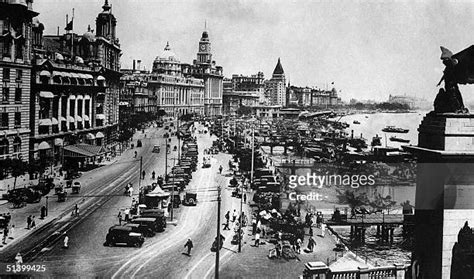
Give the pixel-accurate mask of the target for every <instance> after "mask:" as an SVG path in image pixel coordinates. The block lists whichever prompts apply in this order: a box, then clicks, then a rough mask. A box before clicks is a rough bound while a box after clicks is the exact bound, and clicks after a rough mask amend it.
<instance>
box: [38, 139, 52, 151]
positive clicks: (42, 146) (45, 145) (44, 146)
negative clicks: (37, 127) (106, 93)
mask: <svg viewBox="0 0 474 279" xmlns="http://www.w3.org/2000/svg"><path fill="white" fill-rule="evenodd" d="M50 148H51V146H50V145H49V143H47V142H45V141H42V142H41V143H40V144H39V145H38V150H46V149H50Z"/></svg>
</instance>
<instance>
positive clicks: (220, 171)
mask: <svg viewBox="0 0 474 279" xmlns="http://www.w3.org/2000/svg"><path fill="white" fill-rule="evenodd" d="M219 173H220V174H222V165H221V166H220V167H219Z"/></svg>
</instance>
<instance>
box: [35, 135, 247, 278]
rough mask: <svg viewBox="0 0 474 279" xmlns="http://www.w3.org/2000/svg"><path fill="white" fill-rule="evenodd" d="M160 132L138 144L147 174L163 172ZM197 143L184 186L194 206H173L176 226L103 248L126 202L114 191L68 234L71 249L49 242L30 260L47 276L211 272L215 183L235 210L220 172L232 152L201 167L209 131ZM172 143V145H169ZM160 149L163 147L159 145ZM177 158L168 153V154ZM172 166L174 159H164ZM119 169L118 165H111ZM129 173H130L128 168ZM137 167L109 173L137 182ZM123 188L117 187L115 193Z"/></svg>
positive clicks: (228, 250)
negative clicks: (192, 193) (189, 246)
mask: <svg viewBox="0 0 474 279" xmlns="http://www.w3.org/2000/svg"><path fill="white" fill-rule="evenodd" d="M161 135H162V132H161V131H160V132H156V131H155V132H153V133H152V135H151V136H150V135H148V137H147V139H144V146H143V148H141V152H142V155H143V161H144V169H145V171H146V173H147V176H149V174H150V173H151V172H152V170H155V171H157V173H158V174H162V173H164V157H163V156H164V152H161V153H160V154H153V153H151V149H152V146H153V145H155V144H160V143H162V144H164V142H163V139H162V137H161ZM196 136H197V137H198V147H199V166H198V170H197V172H195V173H193V179H192V181H191V183H190V184H189V185H188V187H187V189H193V190H196V191H197V192H198V201H199V203H198V205H197V206H195V207H183V206H181V208H180V209H178V210H177V212H176V214H175V219H177V220H178V222H177V225H170V224H169V225H168V227H167V229H166V231H165V232H163V233H159V234H157V235H156V236H155V237H152V238H147V239H146V240H145V243H144V245H143V247H141V248H131V247H105V246H103V243H104V240H105V235H106V233H107V230H108V228H109V227H110V226H112V225H114V224H117V223H118V222H117V217H116V216H117V214H118V211H119V210H120V209H123V208H125V207H127V206H129V205H130V203H131V199H130V198H129V197H125V196H121V195H115V196H111V197H110V198H109V199H108V200H106V201H104V202H103V203H100V204H97V205H95V206H96V208H95V210H94V211H93V212H91V213H90V214H89V215H88V216H87V217H85V218H84V219H83V220H81V221H78V222H77V224H75V225H74V226H73V227H71V228H69V229H68V231H67V233H68V235H69V237H70V243H69V245H70V248H69V249H62V248H61V246H62V240H61V241H59V242H56V243H54V244H52V245H49V246H48V247H46V248H45V249H43V252H42V253H41V254H39V255H38V257H37V258H36V259H35V260H34V261H35V262H44V263H45V264H46V265H47V266H48V269H49V273H48V274H49V275H52V276H54V277H65V276H74V275H75V276H77V275H80V276H85V277H96V276H98V277H101V278H102V277H105V278H133V277H136V278H143V277H147V278H186V277H188V278H204V277H207V276H212V275H213V274H214V258H215V253H213V252H211V251H210V247H211V244H212V242H213V240H214V237H215V235H216V222H217V220H216V219H217V215H216V214H217V213H216V209H217V202H216V198H217V191H216V189H217V185H222V186H223V187H222V213H221V220H223V215H224V214H225V212H226V211H227V210H230V211H231V212H232V211H233V209H237V211H238V210H239V200H237V199H235V198H231V197H230V195H231V190H230V189H229V188H226V186H227V185H228V181H229V179H230V177H226V176H224V174H225V173H227V171H224V173H223V175H220V174H219V171H218V168H219V165H222V166H224V167H226V166H227V165H228V164H227V162H228V160H229V159H230V155H227V154H219V155H214V158H212V167H211V168H208V169H202V168H200V165H201V163H202V157H203V153H204V152H203V150H204V148H209V147H210V146H211V144H212V140H213V139H214V138H211V137H210V136H209V135H208V134H196ZM172 144H174V143H172ZM162 150H165V149H164V148H162ZM173 155H174V156H176V152H172V154H170V155H169V156H170V157H173ZM168 164H169V166H170V167H171V165H172V160H169V162H168ZM115 168H117V166H116V167H115ZM128 171H129V172H131V173H130V174H128V173H127V172H128ZM137 172H138V170H137V169H136V167H135V166H130V165H127V166H126V167H125V168H120V171H119V172H113V174H112V175H117V176H118V177H119V178H117V179H120V176H124V175H125V176H127V177H128V178H127V179H125V181H129V180H130V181H133V182H134V185H136V182H137V181H138V176H137ZM109 176H110V174H108V173H107V172H103V176H102V179H104V180H106V179H110V177H109ZM122 185H123V184H122ZM121 190H122V187H119V191H121ZM222 233H223V235H224V236H226V242H225V245H224V249H222V250H221V254H222V255H221V259H222V260H225V259H226V258H229V256H230V255H231V254H233V253H235V251H236V247H235V246H232V245H231V244H230V240H231V238H232V234H233V231H223V232H222ZM188 238H191V239H192V240H193V242H194V247H195V248H194V249H193V251H192V256H191V257H188V256H186V255H184V254H182V252H184V251H185V248H184V247H183V246H184V243H185V242H186V240H187V239H188Z"/></svg>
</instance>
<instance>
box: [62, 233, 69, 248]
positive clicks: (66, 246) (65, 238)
mask: <svg viewBox="0 0 474 279" xmlns="http://www.w3.org/2000/svg"><path fill="white" fill-rule="evenodd" d="M68 245H69V236H67V234H64V244H63V248H64V249H67V248H69V246H68Z"/></svg>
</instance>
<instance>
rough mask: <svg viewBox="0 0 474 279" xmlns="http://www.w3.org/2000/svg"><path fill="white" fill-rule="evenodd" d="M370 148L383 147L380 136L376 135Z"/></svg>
mask: <svg viewBox="0 0 474 279" xmlns="http://www.w3.org/2000/svg"><path fill="white" fill-rule="evenodd" d="M370 146H382V138H381V137H379V136H378V135H375V137H373V138H372V142H371V143H370Z"/></svg>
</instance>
